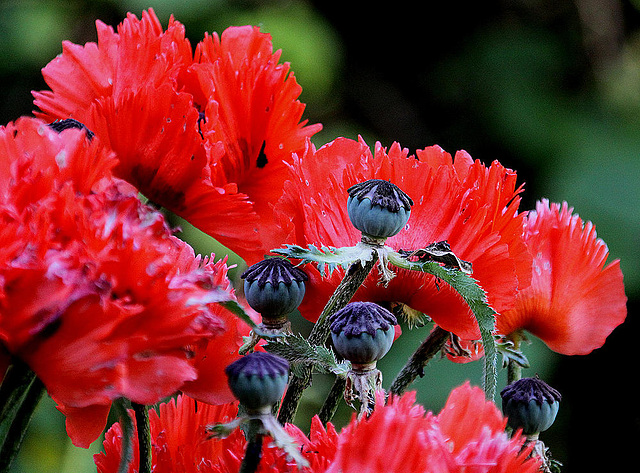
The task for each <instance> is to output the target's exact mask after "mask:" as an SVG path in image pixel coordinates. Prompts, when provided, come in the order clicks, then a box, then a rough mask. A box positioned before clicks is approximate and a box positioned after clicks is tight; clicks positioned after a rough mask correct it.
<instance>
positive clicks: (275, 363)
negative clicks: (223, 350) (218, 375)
mask: <svg viewBox="0 0 640 473" xmlns="http://www.w3.org/2000/svg"><path fill="white" fill-rule="evenodd" d="M225 373H226V374H227V378H228V381H229V387H230V388H231V392H233V395H234V396H235V397H236V398H237V399H238V401H240V403H241V404H242V405H243V406H244V407H245V408H246V409H247V410H249V411H261V410H263V409H270V408H271V406H273V405H274V404H275V403H276V402H278V401H279V400H280V399H281V398H282V395H283V394H284V390H285V388H286V386H287V382H288V381H289V362H288V361H287V360H285V359H284V358H281V357H279V356H277V355H272V354H271V353H267V352H252V353H249V354H247V355H245V356H243V357H240V358H238V359H237V360H236V361H234V362H233V363H231V364H230V365H229V366H227V367H226V368H225Z"/></svg>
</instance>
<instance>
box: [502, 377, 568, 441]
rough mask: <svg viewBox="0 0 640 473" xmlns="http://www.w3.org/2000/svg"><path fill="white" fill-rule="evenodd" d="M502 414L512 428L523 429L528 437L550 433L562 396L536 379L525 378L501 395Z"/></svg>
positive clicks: (515, 382) (510, 386) (508, 387)
mask: <svg viewBox="0 0 640 473" xmlns="http://www.w3.org/2000/svg"><path fill="white" fill-rule="evenodd" d="M500 396H501V397H502V412H503V413H504V415H505V416H506V417H507V423H508V425H509V427H511V428H512V429H514V430H516V429H522V433H523V434H525V435H527V436H535V435H537V434H539V433H540V432H543V431H545V430H547V429H548V428H549V427H551V425H552V424H553V422H554V421H555V419H556V415H557V414H558V408H559V407H560V399H561V397H562V396H561V395H560V393H559V392H558V391H556V390H555V389H554V388H552V387H551V386H549V385H548V384H547V383H545V382H544V381H542V380H541V379H540V378H538V377H537V376H536V377H535V378H522V379H519V380H518V381H514V382H513V383H511V384H509V385H508V386H506V387H505V388H504V389H503V390H502V392H501V393H500Z"/></svg>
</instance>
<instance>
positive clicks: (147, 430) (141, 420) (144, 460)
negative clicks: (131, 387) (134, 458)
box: [131, 402, 151, 473]
mask: <svg viewBox="0 0 640 473" xmlns="http://www.w3.org/2000/svg"><path fill="white" fill-rule="evenodd" d="M131 407H132V408H133V412H134V414H135V416H136V429H137V431H138V452H139V454H140V455H139V456H140V466H139V469H138V472H139V473H151V425H150V423H149V406H145V405H144V404H138V403H137V402H132V403H131Z"/></svg>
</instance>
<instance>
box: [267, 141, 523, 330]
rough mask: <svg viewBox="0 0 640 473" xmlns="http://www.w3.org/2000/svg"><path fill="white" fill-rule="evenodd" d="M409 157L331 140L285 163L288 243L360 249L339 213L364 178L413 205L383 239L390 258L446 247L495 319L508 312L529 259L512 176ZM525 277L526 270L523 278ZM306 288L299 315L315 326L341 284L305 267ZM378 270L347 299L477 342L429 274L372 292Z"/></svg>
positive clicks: (468, 318) (437, 156)
mask: <svg viewBox="0 0 640 473" xmlns="http://www.w3.org/2000/svg"><path fill="white" fill-rule="evenodd" d="M418 156H419V157H420V159H416V158H415V157H413V156H409V155H408V151H407V150H406V149H402V148H400V146H399V145H398V144H397V143H396V144H394V145H393V146H392V147H391V148H390V149H389V150H388V151H387V150H385V149H383V148H382V147H381V146H380V145H379V144H378V145H377V146H376V148H375V150H374V153H371V151H370V150H369V148H368V146H367V145H366V144H365V143H364V142H363V141H362V140H360V141H358V142H356V141H353V140H348V139H344V138H339V139H337V140H335V141H333V142H331V143H329V144H327V145H325V146H323V147H321V148H319V149H317V150H316V149H315V148H314V147H312V146H309V147H308V148H307V150H306V152H305V154H304V156H303V158H302V159H297V158H296V159H294V164H293V165H292V166H291V170H292V171H291V178H290V180H289V181H288V182H287V183H286V185H285V194H284V195H283V197H282V199H281V200H280V201H279V202H278V204H277V206H276V208H275V209H276V212H277V215H278V217H279V222H280V225H281V226H282V228H283V229H284V230H285V232H286V234H287V238H288V240H287V243H294V244H298V245H301V246H306V245H308V244H313V245H317V246H322V245H326V246H334V247H341V246H351V245H354V244H355V243H356V242H358V241H359V240H360V234H359V232H358V231H357V230H356V229H355V228H354V227H353V225H352V224H351V223H350V221H349V218H348V215H347V211H346V198H347V192H346V190H347V189H348V188H349V187H350V186H351V185H353V184H355V183H357V182H360V181H363V180H366V179H371V178H377V179H385V180H390V181H391V182H393V183H395V184H396V185H398V186H399V187H400V188H401V189H402V190H404V191H405V192H406V193H407V194H408V195H409V196H410V197H412V199H413V200H414V205H413V207H412V210H411V217H410V218H409V221H408V223H407V226H406V227H405V229H404V230H402V231H401V232H400V233H398V235H396V236H394V237H391V238H389V239H388V240H387V244H388V245H389V246H391V247H393V248H395V249H419V248H424V247H426V246H427V245H429V244H430V243H433V242H437V241H443V240H447V241H448V242H449V244H450V245H451V248H452V250H453V251H454V252H455V253H456V255H458V257H460V258H461V259H463V260H466V261H470V262H471V263H472V264H473V275H472V276H473V277H474V278H475V279H476V280H478V281H479V283H480V285H481V286H482V287H483V289H484V290H485V291H486V293H487V297H488V300H489V303H490V304H491V305H492V307H494V308H495V309H496V310H498V311H500V310H504V309H506V308H508V307H512V306H513V304H514V303H515V295H516V293H517V291H518V289H519V288H521V287H524V286H525V285H526V284H528V282H529V279H530V276H529V275H530V267H531V259H530V255H529V254H528V253H527V251H526V248H525V247H524V243H523V241H522V223H523V217H524V215H523V214H519V213H518V212H517V208H518V205H519V198H518V193H519V192H520V191H521V189H520V188H516V186H515V181H516V176H515V173H514V172H512V171H510V170H508V169H506V168H504V167H503V166H501V165H500V164H499V163H497V162H494V163H493V164H492V165H491V166H490V167H488V168H487V167H485V166H484V165H483V164H481V163H480V162H479V161H475V162H474V161H472V160H471V158H470V157H469V156H468V154H466V153H463V152H460V153H458V154H457V155H456V158H455V160H453V159H452V158H451V156H450V155H449V154H448V153H445V152H444V151H443V150H442V149H441V148H439V147H437V146H436V147H431V148H427V149H425V150H423V151H422V152H420V153H418ZM523 268H525V269H526V270H524V269H523ZM307 269H308V271H307V272H308V274H309V277H310V279H309V284H308V285H307V291H306V294H305V299H304V300H303V302H302V304H301V306H300V311H301V313H302V314H303V315H304V316H305V317H306V318H308V319H310V320H312V321H313V320H316V319H317V317H318V315H319V313H320V311H321V310H322V307H324V305H325V303H326V302H327V300H328V298H329V296H330V295H331V293H332V292H333V290H334V289H335V288H336V286H337V284H338V283H339V281H340V280H341V278H342V276H343V272H342V271H340V270H338V271H336V272H334V274H333V275H331V276H330V277H325V278H322V277H321V276H320V274H319V273H318V272H317V271H316V270H315V269H313V268H310V267H309V268H307ZM378 277H379V274H378V270H377V269H374V271H373V272H372V275H371V276H370V277H369V278H368V279H367V280H366V281H365V284H364V285H363V286H362V287H361V288H360V289H359V290H358V292H357V293H356V294H355V296H354V300H370V301H375V302H403V303H405V304H407V305H409V306H411V307H412V308H414V309H416V310H419V311H422V312H424V313H426V314H427V315H429V316H430V317H431V318H432V319H433V320H434V321H435V322H436V323H437V324H438V325H440V326H441V327H443V328H444V329H446V330H449V331H452V332H454V333H456V334H458V335H460V336H461V337H464V338H478V337H479V333H478V328H477V324H476V323H475V320H474V319H473V317H472V314H471V312H470V311H469V309H468V307H467V306H466V304H465V303H464V301H463V300H462V298H461V297H460V296H459V294H458V293H457V292H455V291H454V290H453V289H451V288H450V287H448V286H447V285H446V284H436V283H437V281H436V280H435V278H433V277H432V276H430V275H426V274H421V273H417V272H414V271H407V270H398V271H397V276H396V277H395V278H394V279H393V280H392V281H391V282H390V284H389V285H388V286H387V287H383V286H381V285H379V284H377V278H378Z"/></svg>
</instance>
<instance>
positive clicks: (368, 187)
mask: <svg viewBox="0 0 640 473" xmlns="http://www.w3.org/2000/svg"><path fill="white" fill-rule="evenodd" d="M347 192H348V193H349V198H348V199H347V213H348V214H349V219H350V220H351V223H352V224H353V226H354V227H356V228H357V229H358V230H360V231H361V232H362V233H363V235H366V236H368V237H372V238H375V239H382V238H388V237H391V236H393V235H395V234H396V233H398V232H399V231H400V230H402V228H403V227H404V226H405V225H406V223H407V221H408V220H409V215H410V213H411V206H412V205H413V200H411V198H410V197H409V196H408V195H407V194H405V193H404V192H403V191H402V190H400V188H399V187H398V186H396V185H395V184H392V183H391V182H389V181H384V180H382V179H369V180H367V181H364V182H360V183H358V184H355V185H353V186H351V187H350V188H349V189H348V190H347Z"/></svg>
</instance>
